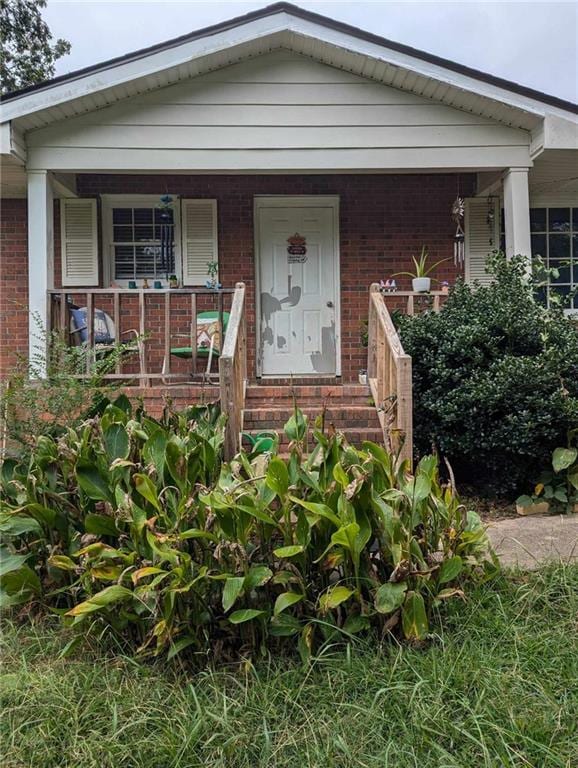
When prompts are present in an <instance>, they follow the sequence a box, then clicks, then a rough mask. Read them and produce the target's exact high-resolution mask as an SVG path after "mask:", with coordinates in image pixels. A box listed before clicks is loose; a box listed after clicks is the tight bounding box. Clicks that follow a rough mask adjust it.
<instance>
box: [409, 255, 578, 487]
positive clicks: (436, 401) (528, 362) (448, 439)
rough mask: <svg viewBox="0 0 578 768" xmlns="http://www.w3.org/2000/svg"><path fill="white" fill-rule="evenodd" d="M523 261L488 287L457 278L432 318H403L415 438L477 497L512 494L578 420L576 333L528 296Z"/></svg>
mask: <svg viewBox="0 0 578 768" xmlns="http://www.w3.org/2000/svg"><path fill="white" fill-rule="evenodd" d="M525 268H526V263H525V260H524V259H522V258H521V257H515V258H514V259H512V260H511V261H510V262H507V261H506V260H505V258H504V257H503V256H501V255H499V254H498V255H496V257H495V258H494V261H493V264H492V269H493V271H494V273H495V278H494V280H493V282H492V283H491V285H489V286H487V287H477V288H474V287H471V286H469V285H466V284H465V283H463V282H458V284H457V285H456V286H455V288H454V289H453V290H452V291H451V293H450V296H449V298H448V300H447V302H446V303H445V305H444V306H443V308H442V310H441V312H439V314H434V313H431V312H428V313H425V314H422V315H419V316H416V317H413V318H409V317H406V318H404V319H403V320H402V321H401V323H400V334H401V338H402V342H403V345H404V347H405V350H406V352H407V353H408V354H410V355H411V356H412V359H413V379H414V438H415V445H416V449H417V451H418V453H419V454H422V455H423V454H425V453H429V452H430V451H431V450H432V446H434V447H435V448H436V449H437V450H439V451H440V452H441V454H442V455H443V456H445V457H447V458H448V459H449V461H450V462H451V464H452V466H453V469H454V471H455V473H456V476H457V478H458V479H459V480H460V481H461V482H462V483H465V484H467V485H470V486H473V487H474V488H475V489H476V490H477V491H479V492H481V493H491V494H498V495H513V494H515V493H516V492H522V491H526V489H527V486H528V483H529V482H532V481H534V480H535V478H536V477H537V476H538V474H539V473H540V471H541V470H542V469H543V468H544V467H546V466H548V465H549V462H550V456H551V453H552V451H553V450H554V448H556V447H557V446H559V445H565V444H566V440H567V437H566V435H567V431H568V430H569V429H571V428H573V427H576V426H577V425H578V334H577V333H576V327H575V325H573V324H572V323H571V322H569V321H568V319H567V317H565V316H564V314H563V313H562V311H561V310H546V309H545V308H544V307H542V306H541V305H540V304H539V303H537V302H536V301H535V298H534V294H535V291H536V285H535V283H534V281H533V280H532V279H531V278H530V279H529V278H528V277H527V276H526V273H525Z"/></svg>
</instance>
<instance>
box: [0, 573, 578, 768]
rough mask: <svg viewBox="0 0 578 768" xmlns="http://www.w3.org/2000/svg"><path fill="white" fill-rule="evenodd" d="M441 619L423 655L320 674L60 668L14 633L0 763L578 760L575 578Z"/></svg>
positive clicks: (369, 647)
mask: <svg viewBox="0 0 578 768" xmlns="http://www.w3.org/2000/svg"><path fill="white" fill-rule="evenodd" d="M443 610H444V615H443V617H441V616H440V617H438V620H437V621H436V623H435V627H436V632H437V634H436V635H435V636H434V638H433V640H432V641H431V642H430V643H429V644H428V645H427V646H426V647H425V648H410V647H408V646H398V645H396V644H393V643H387V642H386V643H384V644H383V645H382V646H381V647H380V646H379V645H378V644H377V642H376V641H374V642H373V643H371V644H370V643H368V642H365V643H363V644H357V645H355V646H351V647H350V648H349V650H343V649H342V648H341V649H336V648H328V649H326V650H325V652H324V653H323V654H321V656H320V657H319V658H317V660H316V661H315V663H314V664H313V665H312V666H311V667H310V668H309V669H304V668H303V667H302V666H301V665H300V664H299V662H298V661H297V660H296V659H275V660H272V661H267V660H261V661H259V662H257V663H255V665H254V666H253V665H252V664H250V663H249V662H246V663H244V664H242V665H241V666H234V667H228V668H225V669H223V668H221V669H220V670H218V671H214V670H209V669H204V670H202V671H192V670H190V669H189V670H187V669H183V668H178V667H169V666H167V665H166V663H164V664H160V663H159V664H158V665H144V664H141V663H137V662H136V661H134V660H132V659H130V658H127V657H126V656H122V655H118V653H117V654H116V655H114V654H113V653H112V652H111V651H110V650H109V653H108V655H104V654H103V652H102V651H101V652H100V655H99V654H98V653H97V652H96V651H94V652H91V651H89V650H85V651H81V652H77V654H76V656H73V657H71V658H59V653H60V651H61V650H62V648H63V647H64V645H65V644H66V642H67V640H68V639H69V638H67V637H66V636H65V635H63V633H62V632H61V631H59V630H57V629H55V628H54V627H52V626H51V625H50V624H47V623H46V622H44V623H40V624H36V625H35V626H34V627H33V628H30V625H26V626H21V627H20V628H16V627H15V626H14V625H12V624H10V623H6V622H5V624H4V631H3V649H2V653H3V660H4V665H3V677H2V683H1V698H2V710H3V717H2V719H1V721H0V729H1V730H0V733H1V738H2V752H3V755H2V759H1V764H2V766H3V768H17V766H18V767H19V768H20V767H22V766H34V767H35V768H52V767H53V766H54V768H56V766H58V768H67V767H68V766H70V767H71V768H72V766H74V768H93V767H94V768H107V767H108V766H110V767H111V768H112V767H114V768H132V767H133V766H134V767H135V768H137V767H138V768H177V766H180V767H181V768H193V766H203V767H204V768H205V767H206V768H216V767H217V766H223V768H224V767H226V768H237V767H238V768H241V767H242V766H243V767H244V766H247V767H248V766H251V767H252V768H256V767H257V766H268V768H273V767H275V768H277V767H279V768H280V767H281V766H287V768H301V767H305V766H307V767H309V768H310V767H313V766H315V767H317V766H319V768H321V767H323V768H337V767H339V768H341V767H343V768H345V767H346V766H347V767H349V766H356V768H357V767H359V768H363V767H365V766H367V767H368V768H369V767H370V766H371V768H373V767H374V766H375V768H377V766H379V768H386V767H387V766H389V767H390V768H393V767H394V766H395V767H396V768H410V767H412V766H416V767H417V766H419V768H450V767H451V768H457V767H458V766H459V767H460V768H470V767H473V766H475V768H481V767H482V766H484V767H487V768H490V766H491V767H492V768H503V767H504V766H520V768H521V767H522V766H524V767H526V768H527V767H528V766H532V767H533V768H554V766H560V767H562V766H564V767H565V768H570V766H572V767H574V766H576V765H578V733H577V727H576V725H577V723H578V690H577V680H578V643H577V637H578V633H577V628H578V627H577V617H578V567H569V566H556V567H549V568H547V569H544V570H542V571H539V572H536V573H534V574H531V575H524V574H513V575H510V576H508V577H507V578H502V579H500V580H499V581H498V582H497V583H494V584H491V585H485V586H483V587H479V588H477V589H476V590H474V591H473V592H471V593H470V595H469V597H468V600H467V603H453V604H448V605H446V606H444V609H443ZM442 618H443V626H444V629H443V630H442V629H440V627H441V620H442Z"/></svg>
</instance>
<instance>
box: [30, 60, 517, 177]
mask: <svg viewBox="0 0 578 768" xmlns="http://www.w3.org/2000/svg"><path fill="white" fill-rule="evenodd" d="M26 142H27V145H28V151H29V167H42V168H59V169H62V170H66V169H78V170H99V169H102V170H113V169H120V168H124V169H127V170H132V169H141V168H142V169H151V170H155V169H157V170H164V169H167V170H197V171H199V170H217V171H218V170H223V171H224V170H309V169H323V170H329V169H349V170H353V169H369V168H372V169H376V168H383V169H387V168H406V169H413V168H427V167H431V168H432V169H443V168H446V167H448V168H449V167H463V168H490V167H500V166H502V165H519V166H524V165H525V166H527V165H529V164H530V163H529V146H530V135H529V132H527V131H524V130H521V129H516V128H511V127H509V126H505V125H503V124H501V123H499V122H497V121H495V120H491V119H488V118H483V117H480V116H479V115H472V114H470V113H468V112H465V111H463V110H458V109H454V108H452V107H449V106H446V105H445V104H440V103H438V102H436V101H434V100H432V99H427V98H424V97H423V96H419V95H417V94H414V93H411V92H407V91H403V90H401V89H397V88H392V87H390V86H386V85H382V84H378V83H376V82H375V81H372V80H369V79H367V78H364V77H360V76H358V75H355V74H352V73H350V72H345V71H343V70H340V69H337V68H335V67H330V66H327V65H324V64H321V63H319V62H317V61H314V60H311V59H309V58H307V57H304V56H300V55H298V54H295V53H292V52H289V51H285V50H283V51H276V52H273V53H270V54H268V55H263V56H260V57H258V58H256V59H253V60H251V61H248V62H243V63H240V64H236V65H233V66H229V67H226V68H223V69H220V70H218V71H216V72H212V73H209V74H205V75H201V76H198V77H195V78H187V79H186V80H185V81H183V82H180V83H178V84H176V85H171V86H168V87H165V88H161V89H159V90H156V91H154V92H153V93H148V94H145V95H141V96H138V97H133V98H131V99H130V100H126V101H125V102H123V103H120V104H117V105H115V106H110V107H106V108H103V109H99V110H96V111H93V112H90V113H88V114H86V115H83V116H81V117H76V118H72V119H68V120H66V121H63V122H60V123H57V124H55V125H51V126H48V127H46V128H40V129H37V130H33V131H30V132H29V133H28V134H27V136H26ZM151 150H154V156H153V155H151Z"/></svg>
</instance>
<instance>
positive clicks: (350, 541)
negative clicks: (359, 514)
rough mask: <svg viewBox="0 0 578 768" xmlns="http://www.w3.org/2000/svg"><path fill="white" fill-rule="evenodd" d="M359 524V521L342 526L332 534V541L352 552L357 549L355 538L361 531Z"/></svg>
mask: <svg viewBox="0 0 578 768" xmlns="http://www.w3.org/2000/svg"><path fill="white" fill-rule="evenodd" d="M359 530H360V529H359V526H358V525H357V523H349V525H344V526H342V527H341V528H340V529H339V530H338V531H335V533H334V534H333V535H332V536H331V543H332V544H335V545H337V546H341V547H345V548H346V549H349V550H350V551H351V552H353V551H354V549H355V539H356V537H357V535H358V533H359Z"/></svg>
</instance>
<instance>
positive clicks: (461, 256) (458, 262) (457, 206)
mask: <svg viewBox="0 0 578 768" xmlns="http://www.w3.org/2000/svg"><path fill="white" fill-rule="evenodd" d="M452 220H453V222H454V223H455V225H456V233H455V235H454V264H455V266H456V267H462V266H463V264H464V261H465V258H466V248H465V242H464V241H465V237H466V236H465V232H464V227H463V224H464V199H463V197H460V194H459V187H458V196H457V197H456V199H455V200H454V202H453V203H452Z"/></svg>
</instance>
